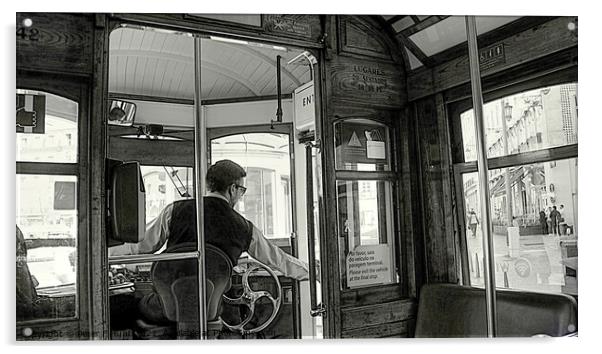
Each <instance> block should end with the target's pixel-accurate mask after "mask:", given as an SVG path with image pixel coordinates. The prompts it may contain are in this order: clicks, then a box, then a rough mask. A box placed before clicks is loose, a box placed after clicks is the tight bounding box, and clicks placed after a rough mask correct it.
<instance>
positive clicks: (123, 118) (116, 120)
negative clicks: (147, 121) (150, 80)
mask: <svg viewBox="0 0 602 354" xmlns="http://www.w3.org/2000/svg"><path fill="white" fill-rule="evenodd" d="M134 115H136V104H135V103H132V102H127V101H120V100H110V101H109V117H108V119H107V121H108V122H109V124H110V125H120V126H126V127H130V126H132V125H134Z"/></svg>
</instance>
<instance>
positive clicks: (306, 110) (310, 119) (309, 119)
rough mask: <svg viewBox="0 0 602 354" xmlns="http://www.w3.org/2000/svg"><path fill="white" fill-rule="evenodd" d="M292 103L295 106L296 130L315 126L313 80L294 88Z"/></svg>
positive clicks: (310, 128)
mask: <svg viewBox="0 0 602 354" xmlns="http://www.w3.org/2000/svg"><path fill="white" fill-rule="evenodd" d="M293 104H294V107H295V128H296V129H297V130H307V129H309V130H312V129H313V128H314V126H315V118H316V103H315V99H314V82H313V81H310V82H308V83H306V84H303V85H301V86H299V87H298V88H297V89H295V94H294V95H293Z"/></svg>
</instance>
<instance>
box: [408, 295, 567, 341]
mask: <svg viewBox="0 0 602 354" xmlns="http://www.w3.org/2000/svg"><path fill="white" fill-rule="evenodd" d="M496 298H497V302H496V306H497V336H498V337H530V336H534V335H537V334H545V335H549V336H553V337H558V336H563V335H566V334H568V333H571V332H574V331H576V330H577V303H576V302H575V300H574V299H573V298H572V297H570V296H568V295H563V294H547V293H535V292H526V291H516V290H497V291H496ZM414 335H415V337H420V338H449V337H486V336H487V322H486V301H485V290H484V289H479V288H473V287H468V286H461V285H455V284H427V285H425V286H423V287H422V289H421V291H420V298H419V300H418V314H417V319H416V330H415V334H414Z"/></svg>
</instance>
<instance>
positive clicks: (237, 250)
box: [167, 197, 253, 264]
mask: <svg viewBox="0 0 602 354" xmlns="http://www.w3.org/2000/svg"><path fill="white" fill-rule="evenodd" d="M203 203H204V211H205V216H204V217H205V242H206V243H209V244H211V245H214V246H216V247H217V248H219V249H221V250H222V251H224V252H225V253H226V254H227V255H228V257H230V260H231V261H232V264H237V262H238V258H239V257H240V255H241V254H242V253H243V252H245V251H247V250H248V249H249V245H250V244H251V237H252V235H253V224H252V223H251V222H250V221H248V220H247V219H245V218H244V217H243V216H242V215H240V214H239V213H237V212H236V210H234V209H232V207H230V205H229V204H228V202H226V201H225V200H223V199H220V198H215V197H204V198H203ZM196 241H197V235H196V201H195V200H194V199H186V200H179V201H177V202H174V203H173V209H172V212H171V221H170V222H169V237H168V239H167V248H168V249H169V248H172V247H173V246H175V245H178V244H181V243H184V242H193V243H196Z"/></svg>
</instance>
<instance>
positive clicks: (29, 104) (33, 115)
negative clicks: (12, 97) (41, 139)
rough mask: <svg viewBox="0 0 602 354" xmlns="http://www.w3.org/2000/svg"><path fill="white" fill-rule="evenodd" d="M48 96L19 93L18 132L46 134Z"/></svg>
mask: <svg viewBox="0 0 602 354" xmlns="http://www.w3.org/2000/svg"><path fill="white" fill-rule="evenodd" d="M45 111H46V96H44V95H30V94H20V93H18V94H17V116H16V128H17V133H35V134H44V118H45V113H46V112H45Z"/></svg>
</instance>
